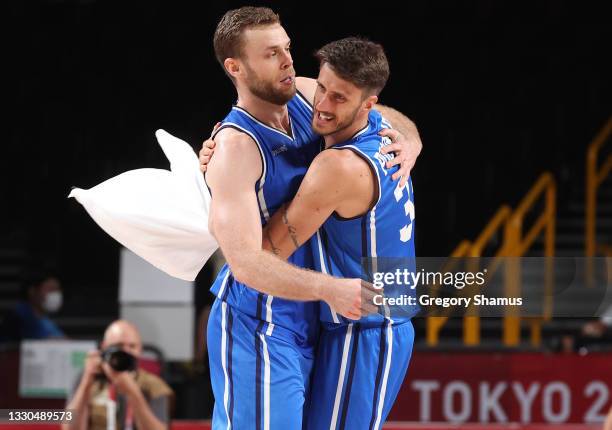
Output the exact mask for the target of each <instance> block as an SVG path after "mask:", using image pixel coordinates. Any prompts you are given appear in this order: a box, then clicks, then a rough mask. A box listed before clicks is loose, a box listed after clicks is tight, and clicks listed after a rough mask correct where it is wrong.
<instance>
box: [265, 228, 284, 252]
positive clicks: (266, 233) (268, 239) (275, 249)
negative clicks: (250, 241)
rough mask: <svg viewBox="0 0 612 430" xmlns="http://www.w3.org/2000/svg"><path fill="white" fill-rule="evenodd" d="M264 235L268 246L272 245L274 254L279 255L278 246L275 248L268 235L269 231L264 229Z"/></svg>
mask: <svg viewBox="0 0 612 430" xmlns="http://www.w3.org/2000/svg"><path fill="white" fill-rule="evenodd" d="M265 236H266V240H267V241H268V242H269V243H270V246H271V247H272V252H273V253H274V254H276V255H280V251H281V250H280V248H277V247H276V246H275V245H274V242H272V237H271V236H270V233H269V232H267V231H266V232H265Z"/></svg>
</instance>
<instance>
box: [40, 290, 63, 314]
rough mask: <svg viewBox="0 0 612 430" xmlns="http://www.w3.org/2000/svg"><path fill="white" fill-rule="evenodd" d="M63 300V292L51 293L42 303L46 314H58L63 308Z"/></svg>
mask: <svg viewBox="0 0 612 430" xmlns="http://www.w3.org/2000/svg"><path fill="white" fill-rule="evenodd" d="M62 299H63V297H62V292H61V291H51V292H50V293H47V295H46V296H45V300H44V301H43V303H42V307H43V309H44V310H45V312H49V313H53V312H57V311H59V310H60V308H61V307H62Z"/></svg>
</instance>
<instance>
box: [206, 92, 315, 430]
mask: <svg viewBox="0 0 612 430" xmlns="http://www.w3.org/2000/svg"><path fill="white" fill-rule="evenodd" d="M287 106H288V110H289V119H290V122H291V135H288V134H286V133H284V132H282V131H280V130H277V129H274V128H272V127H269V126H267V125H265V124H263V123H262V122H260V121H259V120H257V119H256V118H254V117H253V116H252V115H251V114H249V113H248V112H247V111H246V110H244V109H242V108H240V107H238V106H234V107H233V108H232V110H231V112H230V113H229V114H228V115H227V116H226V117H225V119H224V120H223V122H222V125H221V127H220V129H219V130H217V132H219V131H220V130H222V129H224V128H227V127H232V128H234V129H236V130H238V131H240V132H242V133H245V134H246V135H248V136H249V137H250V138H251V139H253V141H254V142H255V143H256V144H257V147H258V149H259V152H260V155H261V159H262V175H261V178H260V179H259V180H258V181H257V183H256V185H255V193H256V194H257V200H258V204H259V213H260V217H261V224H262V226H264V225H265V224H266V223H267V222H268V220H269V219H270V217H271V216H272V215H273V214H274V213H275V212H276V210H278V209H279V208H280V207H281V205H283V204H284V203H285V202H288V201H290V200H291V199H292V198H293V196H294V195H295V193H296V192H297V190H298V188H299V185H300V183H301V181H302V179H303V177H304V175H305V174H306V170H307V169H308V166H309V165H310V163H311V162H312V160H313V159H314V157H315V156H316V155H317V154H318V153H319V152H320V149H321V139H320V137H319V136H318V135H316V134H314V133H313V131H312V128H311V121H312V107H311V106H310V105H309V103H308V102H307V101H306V99H304V97H303V96H302V95H301V94H299V93H298V94H297V95H296V96H295V97H293V99H291V100H290V101H289V103H288V105H287ZM227 175H228V180H231V175H232V172H227ZM213 198H214V196H213ZM288 261H289V262H290V263H292V264H295V265H297V266H299V267H305V268H313V261H312V250H311V248H310V242H308V243H306V244H304V245H303V246H302V247H301V248H300V249H298V250H297V251H296V252H295V253H294V254H293V255H292V256H291V257H290V258H289V260H288ZM211 292H212V293H213V294H215V295H216V296H217V299H216V300H215V303H214V304H213V307H212V310H211V314H210V318H209V323H208V351H209V361H210V369H211V380H212V387H213V392H214V395H215V408H214V413H213V429H215V430H219V429H237V430H241V429H253V430H270V429H282V430H287V429H300V428H301V426H302V411H303V408H304V406H305V397H306V395H307V393H308V388H309V387H308V383H309V378H310V373H311V369H312V365H313V358H314V352H315V351H314V348H315V346H316V345H315V344H316V340H317V338H318V331H319V304H318V302H296V301H291V300H284V299H281V298H277V297H273V296H270V295H266V294H262V293H260V292H258V291H256V290H254V289H252V288H250V287H249V286H247V285H245V284H242V283H240V282H238V281H236V279H234V277H233V275H232V272H231V270H230V268H229V266H228V265H227V264H226V265H225V266H224V267H223V269H222V270H221V272H220V273H219V275H218V277H217V279H216V281H215V282H214V284H213V286H212V288H211Z"/></svg>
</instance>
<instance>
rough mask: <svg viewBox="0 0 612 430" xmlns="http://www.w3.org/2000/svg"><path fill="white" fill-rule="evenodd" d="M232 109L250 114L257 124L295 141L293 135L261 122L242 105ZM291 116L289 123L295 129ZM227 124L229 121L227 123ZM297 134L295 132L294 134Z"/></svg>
mask: <svg viewBox="0 0 612 430" xmlns="http://www.w3.org/2000/svg"><path fill="white" fill-rule="evenodd" d="M232 110H235V111H238V112H242V113H243V114H245V115H246V116H248V117H249V118H251V119H252V120H253V121H255V122H256V123H257V124H259V125H261V126H262V127H265V128H267V129H268V130H270V131H273V132H275V133H278V134H280V135H281V136H285V137H286V138H288V139H290V140H291V141H293V137H291V136H289V135H288V134H287V133H285V132H284V131H281V130H278V129H276V128H274V127H270V126H269V125H267V124H264V123H263V122H261V121H260V120H258V119H257V118H255V117H254V116H253V115H251V114H250V113H249V112H247V111H246V110H245V109H243V108H241V107H240V106H234V107H232ZM291 122H292V121H291V117H290V116H289V123H290V126H291V130H292V131H293V124H291ZM225 124H227V123H225ZM294 136H295V134H294Z"/></svg>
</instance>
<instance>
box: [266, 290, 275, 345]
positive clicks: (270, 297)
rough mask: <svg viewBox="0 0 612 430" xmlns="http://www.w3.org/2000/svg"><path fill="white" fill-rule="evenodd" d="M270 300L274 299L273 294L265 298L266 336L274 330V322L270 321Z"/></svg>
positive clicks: (270, 334)
mask: <svg viewBox="0 0 612 430" xmlns="http://www.w3.org/2000/svg"><path fill="white" fill-rule="evenodd" d="M272 300H274V296H268V299H267V300H266V321H267V322H268V330H266V334H267V335H268V336H272V331H273V330H274V324H273V323H272Z"/></svg>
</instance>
